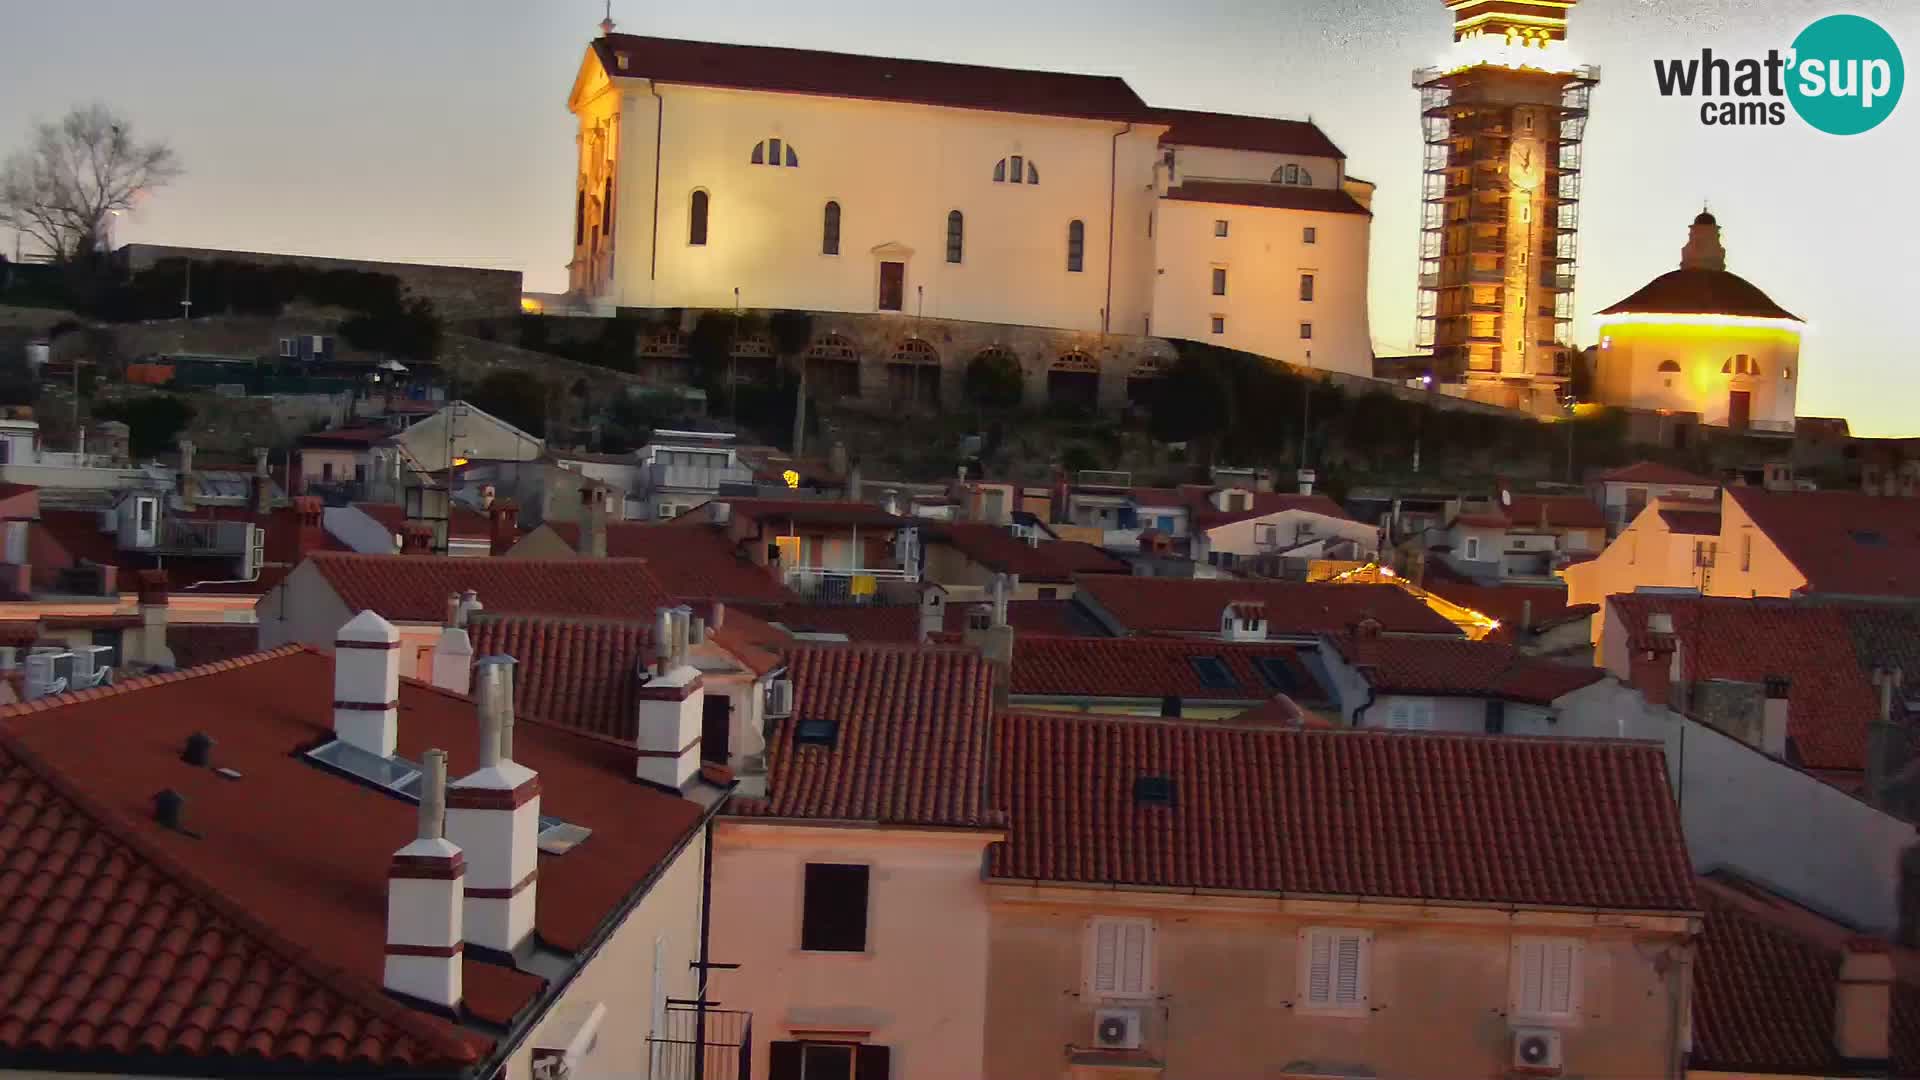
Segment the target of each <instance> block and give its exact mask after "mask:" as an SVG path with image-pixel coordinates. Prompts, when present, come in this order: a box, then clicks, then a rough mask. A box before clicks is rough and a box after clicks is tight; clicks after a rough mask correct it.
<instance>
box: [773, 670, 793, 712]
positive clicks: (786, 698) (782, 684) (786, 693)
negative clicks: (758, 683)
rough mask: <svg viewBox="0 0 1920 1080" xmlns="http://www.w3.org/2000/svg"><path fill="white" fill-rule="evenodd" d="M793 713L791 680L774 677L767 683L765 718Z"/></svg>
mask: <svg viewBox="0 0 1920 1080" xmlns="http://www.w3.org/2000/svg"><path fill="white" fill-rule="evenodd" d="M792 715H793V680H792V679H775V680H773V681H772V682H770V683H768V684H767V719H769V720H773V719H778V718H780V717H783V716H792Z"/></svg>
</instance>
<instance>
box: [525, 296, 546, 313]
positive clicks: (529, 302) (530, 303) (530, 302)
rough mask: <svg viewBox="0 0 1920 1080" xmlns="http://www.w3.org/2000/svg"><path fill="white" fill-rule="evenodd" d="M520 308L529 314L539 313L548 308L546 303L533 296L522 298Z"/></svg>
mask: <svg viewBox="0 0 1920 1080" xmlns="http://www.w3.org/2000/svg"><path fill="white" fill-rule="evenodd" d="M520 310H521V312H523V313H525V314H527V315H538V314H540V313H541V312H542V311H545V310H546V305H545V304H542V303H541V302H540V301H538V300H535V299H534V298H533V297H531V296H523V297H521V298H520Z"/></svg>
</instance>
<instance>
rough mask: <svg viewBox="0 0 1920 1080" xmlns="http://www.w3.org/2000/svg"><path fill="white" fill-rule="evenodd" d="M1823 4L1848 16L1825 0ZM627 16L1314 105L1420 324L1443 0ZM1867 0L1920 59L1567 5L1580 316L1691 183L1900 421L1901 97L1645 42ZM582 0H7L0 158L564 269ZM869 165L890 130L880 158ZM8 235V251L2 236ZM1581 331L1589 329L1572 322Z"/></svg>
mask: <svg viewBox="0 0 1920 1080" xmlns="http://www.w3.org/2000/svg"><path fill="white" fill-rule="evenodd" d="M1836 3H1844V4H1845V5H1846V6H1844V7H1837V6H1835V4H1836ZM613 7H614V10H613V15H614V18H615V20H616V21H617V22H618V23H619V24H620V28H621V29H622V30H626V31H630V32H634V33H651V34H660V35H665V36H678V37H692V38H703V39H709V40H719V41H737V42H744V43H754V44H777V45H791V46H798V47H805V48H821V49H835V50H840V51H848V52H866V53H876V54H883V55H892V56H911V57H924V58H930V59H941V60H958V61H967V62H973V63H982V64H993V65H1000V66H1011V67H1039V68H1054V69H1060V70H1070V71H1086V72H1099V73H1110V74H1115V75H1121V76H1124V77H1125V78H1126V79H1127V80H1128V81H1129V82H1130V83H1132V85H1133V87H1134V89H1135V90H1136V91H1138V92H1139V94H1140V96H1141V97H1143V98H1145V99H1146V100H1147V101H1148V102H1149V103H1150V104H1154V105H1161V106H1177V107H1185V108H1199V109H1213V110H1220V111H1233V112H1247V113H1258V114H1266V115H1277V116H1289V117H1304V116H1307V115H1309V114H1311V115H1312V117H1313V119H1314V120H1316V121H1318V122H1319V123H1320V124H1321V126H1322V127H1324V128H1325V129H1326V131H1327V133H1328V134H1329V135H1330V136H1331V137H1332V138H1333V140H1334V141H1335V142H1336V143H1338V144H1339V145H1340V146H1341V148H1342V149H1344V150H1345V151H1346V153H1347V155H1348V162H1347V165H1348V171H1349V172H1350V173H1352V174H1353V175H1356V176H1360V177H1364V178H1366V179H1369V180H1372V181H1374V182H1375V183H1377V184H1378V185H1379V191H1378V194H1377V196H1376V198H1375V201H1374V213H1375V217H1374V222H1373V264H1372V305H1371V317H1372V328H1373V336H1374V340H1375V342H1376V343H1377V345H1378V346H1379V348H1380V349H1381V350H1382V351H1383V352H1392V351H1398V350H1400V349H1402V348H1404V347H1406V346H1407V344H1408V343H1409V341H1410V340H1411V338H1412V334H1413V301H1414V275H1415V258H1414V256H1415V245H1416V241H1417V222H1418V216H1417V211H1418V205H1419V203H1418V198H1419V196H1418V193H1419V179H1420V177H1419V168H1420V130H1419V124H1418V120H1417V113H1418V107H1417V106H1418V95H1417V94H1416V93H1415V91H1414V90H1413V89H1412V88H1411V85H1410V79H1409V73H1410V72H1411V71H1412V69H1414V68H1416V67H1421V66H1426V65H1428V64H1431V63H1434V62H1436V61H1437V60H1439V59H1440V58H1441V57H1442V55H1443V54H1444V52H1445V47H1446V43H1447V40H1448V30H1447V28H1448V25H1449V16H1448V14H1447V12H1446V10H1445V8H1444V6H1443V4H1442V0H1266V2H1263V3H1256V2H1249V0H1182V2H1181V3H1177V4H1172V3H1152V4H1146V3H1141V2H1139V0H968V2H966V3H961V4H937V5H936V4H931V3H926V2H925V0H885V2H883V0H809V2H805V3H798V2H795V0H701V2H700V3H697V4H685V5H680V6H672V5H666V4H660V3H653V2H646V3H643V2H640V0H614V5H613ZM1836 11H1852V12H1854V13H1857V14H1861V15H1866V16H1868V17H1871V18H1874V19H1876V20H1878V21H1879V22H1880V23H1881V25H1883V26H1885V27H1887V28H1888V29H1889V30H1890V31H1892V33H1893V35H1894V36H1895V38H1896V39H1898V40H1899V41H1900V42H1901V44H1902V46H1903V47H1904V48H1905V50H1906V59H1907V63H1908V66H1909V67H1912V66H1913V65H1914V64H1915V63H1916V62H1920V0H1583V2H1581V3H1580V4H1579V6H1578V7H1577V8H1575V9H1574V13H1573V29H1572V33H1571V38H1572V44H1573V46H1574V51H1575V54H1576V56H1577V58H1578V59H1580V60H1581V61H1583V62H1587V63H1594V64H1598V65H1600V67H1601V74H1602V81H1601V85H1600V87H1599V88H1598V90H1596V91H1595V95H1594V108H1593V119H1592V121H1591V123H1590V125H1589V127H1588V134H1587V148H1586V180H1585V189H1584V200H1583V203H1582V207H1583V209H1582V221H1581V233H1580V264H1579V295H1578V302H1579V310H1580V312H1581V313H1582V315H1583V316H1585V315H1587V314H1588V313H1591V312H1592V311H1594V310H1597V309H1599V308H1601V307H1605V306H1607V305H1608V304H1611V303H1613V302H1614V301H1616V300H1619V299H1620V298H1622V297H1624V296H1625V295H1627V294H1628V293H1630V292H1632V291H1633V290H1634V289H1636V288H1638V287H1639V286H1640V285H1642V284H1644V283H1645V282H1646V281H1647V280H1649V279H1651V278H1652V277H1654V276H1655V275H1656V274H1659V273H1662V272H1664V271H1666V270H1670V269H1673V268H1674V267H1676V266H1677V265H1678V262H1679V252H1680V246H1681V244H1682V243H1683V242H1684V241H1685V239H1686V226H1687V224H1688V222H1689V221H1690V220H1691V219H1692V216H1693V215H1694V213H1696V212H1697V211H1698V210H1699V208H1700V204H1701V202H1702V201H1703V200H1705V201H1708V202H1710V203H1711V204H1712V207H1713V210H1714V212H1715V214H1716V215H1717V216H1718V217H1719V219H1720V223H1721V225H1722V226H1723V227H1724V229H1725V240H1726V245H1727V252H1728V267H1729V269H1731V270H1733V271H1735V272H1736V273H1739V274H1742V275H1744V276H1746V277H1748V278H1749V279H1751V280H1752V281H1753V282H1754V283H1755V284H1757V285H1759V286H1760V287H1761V288H1763V289H1765V290H1766V291H1767V292H1768V293H1769V294H1770V295H1771V296H1772V297H1773V298H1774V300H1775V301H1777V302H1778V303H1780V304H1781V305H1782V306H1784V307H1786V308H1787V309H1788V310H1790V311H1793V312H1795V313H1796V314H1798V315H1800V316H1801V317H1803V318H1806V319H1808V320H1810V321H1811V322H1812V324H1813V329H1812V332H1811V333H1810V334H1809V340H1808V343H1807V346H1806V349H1805V351H1804V354H1803V368H1802V382H1801V386H1800V398H1799V411H1800V413H1801V415H1805V416H1820V415H1841V416H1845V417H1847V418H1848V419H1849V420H1850V421H1852V424H1853V430H1854V431H1855V432H1856V433H1859V434H1881V435H1885V434H1920V416H1916V415H1915V408H1916V406H1920V393H1916V392H1915V390H1914V385H1915V383H1914V378H1915V375H1914V372H1913V371H1912V368H1913V366H1914V361H1915V359H1916V358H1917V354H1920V348H1916V345H1915V342H1916V340H1917V339H1920V336H1917V335H1916V318H1915V314H1914V313H1913V312H1910V311H1909V310H1908V306H1909V305H1915V306H1920V250H1917V249H1920V149H1916V147H1920V89H1915V88H1913V87H1909V88H1908V92H1907V94H1906V98H1907V100H1904V101H1903V102H1902V103H1901V104H1900V106H1899V108H1898V109H1897V110H1896V111H1895V113H1894V115H1893V116H1892V118H1891V119H1889V120H1888V121H1887V122H1886V123H1884V124H1882V125H1881V126H1880V127H1879V128H1878V129H1876V130H1874V131H1872V132H1870V133H1867V134H1865V135H1859V136H1853V137H1848V138H1836V137H1831V136H1825V135H1821V134H1819V133H1817V132H1814V131H1813V130H1812V129H1811V128H1809V127H1807V126H1805V125H1803V124H1801V123H1800V122H1799V121H1798V119H1797V118H1793V119H1790V120H1789V123H1788V124H1787V125H1786V126H1784V127H1777V128H1774V127H1765V128H1744V129H1742V128H1710V127H1703V126H1702V125H1701V124H1700V122H1699V119H1698V116H1697V102H1696V103H1695V104H1693V105H1689V104H1686V103H1683V102H1682V101H1680V100H1679V99H1662V98H1661V97H1660V96H1659V95H1658V93H1657V91H1656V90H1655V86H1654V78H1653V67H1652V61H1653V60H1654V59H1655V58H1656V57H1683V56H1688V55H1694V56H1697V55H1698V54H1699V51H1700V49H1701V48H1702V47H1712V48H1713V49H1714V50H1715V52H1716V53H1717V54H1720V55H1731V56H1735V57H1739V56H1750V55H1760V54H1764V52H1765V51H1766V49H1767V48H1769V47H1778V48H1781V49H1785V48H1786V47H1787V46H1788V45H1789V44H1790V43H1791V41H1792V39H1793V37H1794V36H1795V34H1797V33H1798V32H1799V30H1800V29H1801V28H1802V27H1803V26H1805V25H1806V24H1807V23H1808V22H1810V21H1811V20H1812V19H1814V18H1817V17H1819V16H1821V15H1826V14H1832V13H1834V12H1836ZM600 17H601V0H328V2H327V3H297V4H296V3H284V2H281V0H167V2H164V3H155V2H154V0H57V2H56V0H0V27H4V28H5V31H6V32H5V34H4V35H3V36H0V41H4V45H0V148H12V147H14V146H17V145H19V143H20V141H21V139H22V137H23V136H24V134H25V132H26V129H27V127H28V125H29V123H30V122H31V121H32V120H33V119H35V118H39V117H50V116H52V115H55V114H57V113H59V112H60V111H62V110H64V109H65V108H67V107H68V106H69V105H72V104H74V103H76V102H78V101H82V100H86V99H92V98H98V99H100V100H103V101H106V102H108V103H110V104H112V105H114V106H116V107H118V108H120V109H121V110H122V111H123V112H125V113H126V114H127V115H128V116H129V117H130V118H131V119H132V120H133V121H134V125H135V127H136V129H137V130H138V131H140V132H143V133H145V134H148V135H163V136H165V137H167V138H169V139H171V140H172V142H173V143H174V145H175V147H176V148H177V149H178V150H179V152H180V155H181V157H182V159H183V160H184V162H185V164H186V166H187V169H188V174H187V175H186V176H185V177H183V178H182V179H181V180H180V181H178V182H177V183H176V184H175V185H174V186H173V187H171V188H168V189H166V190H164V191H163V192H161V193H160V194H159V195H158V196H157V197H156V198H155V199H153V200H151V201H150V203H149V204H148V205H146V206H145V207H143V208H142V209H141V210H140V212H139V213H138V214H136V215H134V216H133V217H132V218H131V219H128V220H125V221H123V222H122V224H121V227H120V231H119V234H118V236H117V237H116V240H117V241H119V242H125V241H128V240H147V241H153V242H159V243H180V244H196V245H204V246H210V247H238V248H253V249H260V250H271V251H293V252H304V253H309V254H316V255H338V256H348V257H364V258H382V259H397V260H417V261H422V262H449V263H465V264H471V265H476V266H500V267H509V268H514V269H519V270H522V271H524V272H525V273H526V280H527V287H528V288H530V289H535V290H557V289H560V288H564V286H565V269H564V267H565V265H566V260H567V258H568V242H569V240H570V239H571V237H570V234H569V231H568V230H569V228H570V218H569V215H570V213H571V204H572V176H571V170H572V164H573V160H574V158H573V144H572V140H573V130H572V126H571V118H570V117H569V116H568V114H567V111H566V95H567V90H568V88H569V86H570V84H571V82H572V79H573V75H574V72H575V70H576V69H577V67H578V65H579V62H580V56H581V50H582V48H583V46H584V45H585V44H586V42H587V41H588V39H589V38H591V37H592V36H593V35H594V34H595V33H596V31H595V29H594V24H595V23H597V22H598V21H599V20H600ZM875 152H876V155H877V157H876V164H877V165H883V164H884V156H885V148H884V147H876V148H875ZM9 246H10V245H9ZM1577 329H1578V336H1579V340H1580V341H1581V342H1583V343H1586V342H1590V341H1591V340H1592V336H1593V335H1592V333H1591V329H1590V324H1589V323H1588V322H1587V320H1586V319H1585V318H1584V317H1583V319H1582V321H1581V323H1580V324H1579V325H1578V328H1577Z"/></svg>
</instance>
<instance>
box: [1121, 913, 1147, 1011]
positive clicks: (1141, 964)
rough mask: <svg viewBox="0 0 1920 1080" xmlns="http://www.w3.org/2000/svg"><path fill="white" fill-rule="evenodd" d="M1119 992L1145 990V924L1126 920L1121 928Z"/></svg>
mask: <svg viewBox="0 0 1920 1080" xmlns="http://www.w3.org/2000/svg"><path fill="white" fill-rule="evenodd" d="M1120 929H1121V940H1122V944H1121V949H1120V992H1121V993H1123V994H1144V993H1146V992H1147V924H1146V923H1144V922H1128V923H1126V924H1124V925H1123V926H1122V927H1121V928H1120Z"/></svg>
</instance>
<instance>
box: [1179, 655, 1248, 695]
mask: <svg viewBox="0 0 1920 1080" xmlns="http://www.w3.org/2000/svg"><path fill="white" fill-rule="evenodd" d="M1187 663H1188V664H1190V665H1192V667H1193V674H1194V677H1195V678H1197V679H1199V680H1200V685H1201V686H1204V687H1206V688H1207V689H1209V690H1238V689H1239V688H1240V680H1238V679H1236V678H1234V677H1233V672H1232V671H1229V670H1228V669H1227V665H1226V661H1224V660H1221V659H1220V658H1219V657H1217V656H1189V657H1187Z"/></svg>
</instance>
